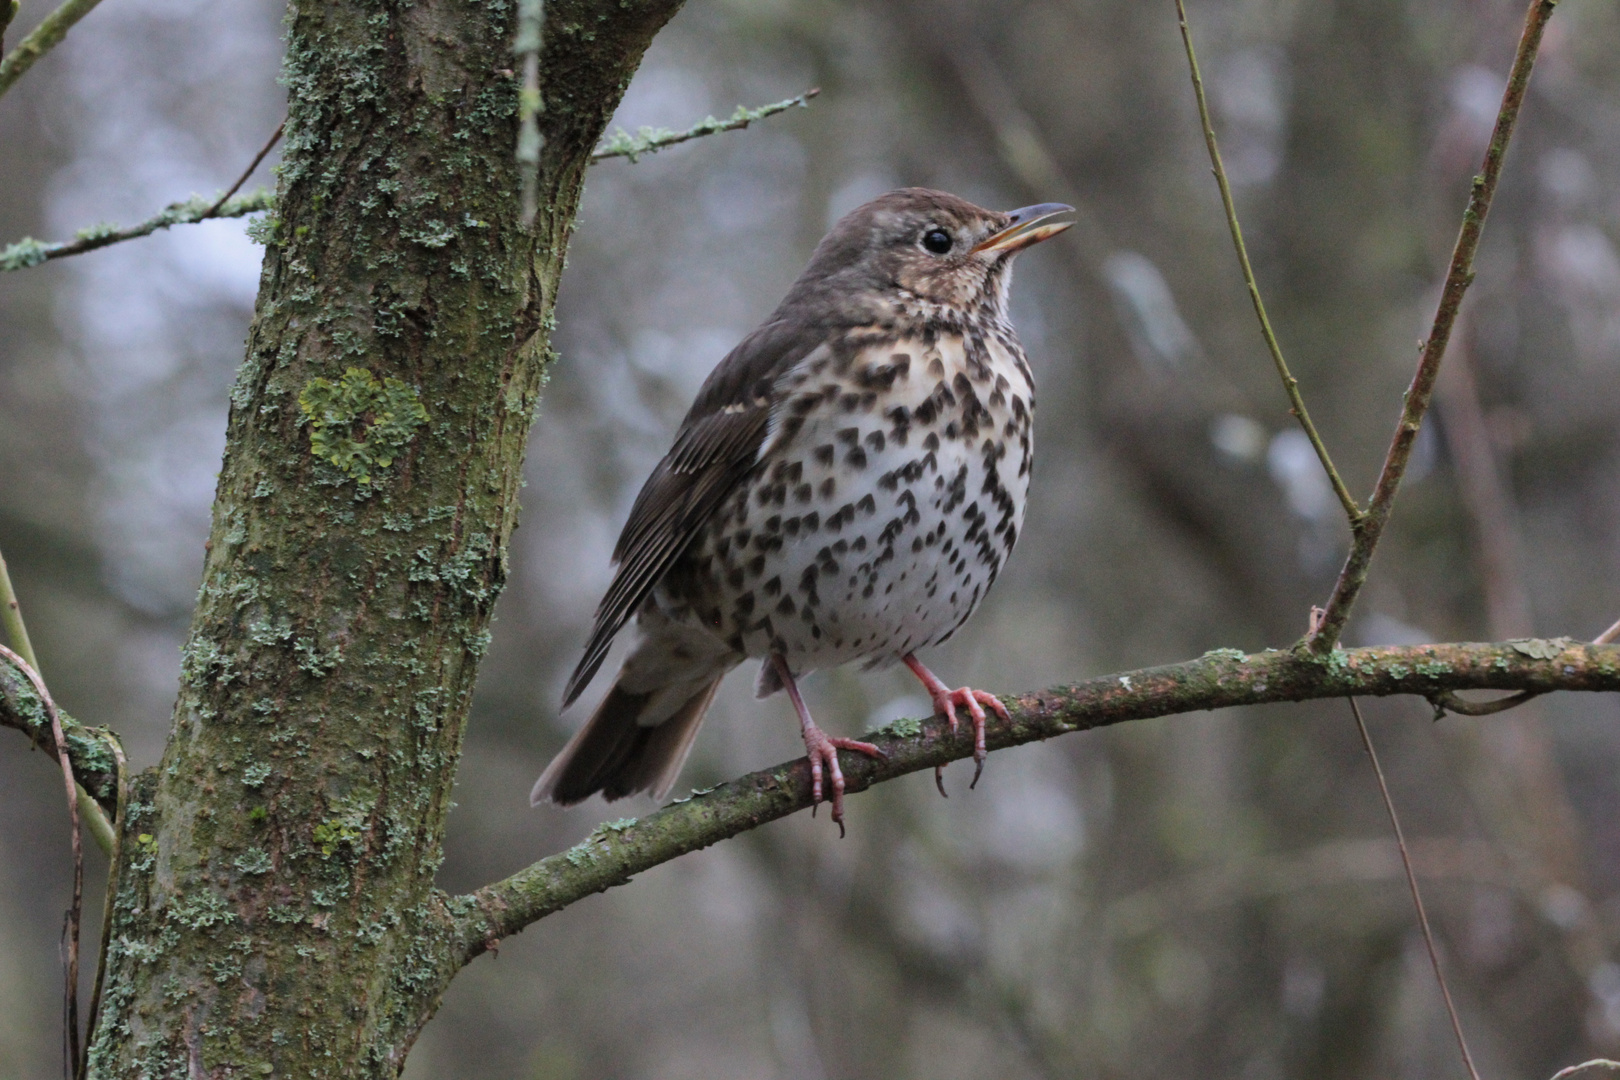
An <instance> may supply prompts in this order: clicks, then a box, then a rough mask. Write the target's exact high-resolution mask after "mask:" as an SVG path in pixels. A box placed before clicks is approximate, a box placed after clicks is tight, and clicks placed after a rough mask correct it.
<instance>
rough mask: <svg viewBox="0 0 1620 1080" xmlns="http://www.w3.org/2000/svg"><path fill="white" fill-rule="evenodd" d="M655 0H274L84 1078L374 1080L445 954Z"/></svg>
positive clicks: (653, 23)
mask: <svg viewBox="0 0 1620 1080" xmlns="http://www.w3.org/2000/svg"><path fill="white" fill-rule="evenodd" d="M678 6H679V5H678V0H648V2H633V0H632V2H626V3H618V2H615V3H601V4H595V3H586V2H583V0H572V2H569V0H559V2H554V3H550V4H548V5H547V12H546V15H547V19H546V42H547V45H546V48H545V50H544V52H543V55H542V87H543V90H544V94H545V101H546V111H545V113H544V115H543V116H542V130H543V131H544V133H545V135H546V145H545V152H544V155H543V160H542V164H541V175H540V181H539V215H538V217H537V219H536V220H535V222H534V225H533V228H532V229H525V228H524V227H523V226H522V224H521V221H520V217H519V192H520V189H521V183H520V177H519V174H518V171H517V165H516V163H515V161H514V147H515V145H516V142H517V99H518V81H517V78H516V77H515V76H514V73H513V72H514V68H516V67H517V66H518V65H517V62H516V60H515V58H514V57H513V55H512V47H511V44H512V38H513V32H514V29H515V6H514V5H513V4H512V3H509V2H504V0H489V2H487V3H477V2H470V0H426V2H418V3H414V4H408V3H399V2H363V0H337V2H332V0H328V2H323V3H308V2H295V3H293V4H292V5H291V10H290V15H289V31H288V44H287V59H286V68H285V70H286V79H287V84H288V87H289V92H290V93H289V96H290V103H289V113H288V124H287V142H286V149H285V156H284V163H283V165H282V168H281V176H280V184H279V188H280V193H279V198H278V202H277V210H276V211H275V214H276V216H275V219H274V220H273V221H270V222H267V223H265V224H263V225H262V226H261V230H262V232H261V238H262V239H264V240H265V241H266V243H267V251H266V257H265V262H264V270H263V276H262V278H261V281H260V289H259V298H258V303H257V310H256V312H255V316H254V320H253V324H252V328H251V330H250V332H249V336H248V343H247V355H246V360H245V362H244V364H243V366H242V369H241V372H240V374H239V376H238V379H237V382H236V386H235V388H234V390H233V393H232V400H231V413H230V423H229V431H228V436H227V445H226V450H225V458H224V464H223V467H222V470H221V472H220V476H219V486H218V491H217V494H216V499H215V504H214V515H213V525H212V531H211V536H210V540H209V544H208V553H207V559H206V566H205V570H204V576H203V585H202V590H201V594H200V595H199V597H198V602H197V608H196V613H195V616H194V620H193V623H192V628H191V633H190V638H189V641H188V644H187V646H186V649H185V653H184V662H183V675H182V685H181V689H180V696H179V699H178V702H177V704H176V707H175V712H174V719H173V727H172V730H171V734H170V738H169V742H168V746H167V749H166V751H165V754H164V757H163V760H162V763H161V765H160V766H159V767H158V768H157V769H156V770H155V771H152V772H149V773H147V774H145V775H142V776H140V777H138V778H136V780H135V781H134V782H133V783H132V785H131V790H130V796H129V800H128V804H127V807H126V813H125V821H126V825H127V828H126V829H125V832H124V840H123V849H124V853H125V857H124V859H123V860H122V867H121V869H120V872H119V876H118V880H117V891H116V903H115V912H114V916H113V924H112V931H111V937H110V940H111V942H112V945H111V948H110V950H109V955H108V959H107V963H108V967H107V972H106V982H105V991H104V996H103V1001H102V1005H101V1009H100V1019H99V1022H98V1023H97V1025H96V1030H95V1033H94V1042H93V1045H92V1049H91V1056H90V1075H92V1076H96V1077H113V1076H118V1077H152V1078H155V1077H181V1076H184V1077H200V1076H207V1077H227V1076H253V1077H259V1076H290V1077H300V1078H304V1077H309V1078H314V1077H343V1078H355V1077H373V1076H378V1077H380V1076H394V1075H396V1074H397V1073H398V1072H399V1070H400V1068H401V1067H402V1065H403V1062H404V1059H405V1054H406V1052H407V1051H408V1049H409V1048H410V1045H411V1043H412V1041H413V1039H414V1038H415V1036H416V1034H417V1032H418V1031H419V1030H420V1028H421V1026H422V1024H423V1023H424V1022H425V1021H426V1020H427V1019H428V1018H429V1017H430V1016H431V1015H432V1013H433V1011H434V1009H435V1007H436V1006H437V1003H438V1000H439V998H440V995H441V994H442V992H443V990H444V988H445V986H446V984H447V982H448V980H449V978H450V977H451V976H452V975H453V974H454V972H455V971H456V970H457V969H458V968H459V967H460V966H461V963H462V962H463V956H464V949H463V948H462V947H461V946H460V945H459V942H457V941H456V940H455V935H454V926H453V922H452V920H451V919H450V918H449V916H448V914H447V908H446V904H445V901H444V898H443V897H442V896H441V895H440V894H438V893H436V892H435V890H434V888H433V876H434V871H435V870H436V869H437V867H438V866H439V863H440V858H441V856H440V849H441V842H442V838H443V833H444V819H445V813H446V811H447V809H448V808H449V805H450V794H451V786H452V782H453V777H454V770H455V764H456V760H457V757H458V755H459V751H460V747H461V740H462V732H463V729H464V726H465V722H466V717H467V707H468V701H469V698H470V696H471V694H472V689H473V682H474V678H475V675H476V673H477V668H478V662H479V659H480V657H481V656H482V655H483V653H484V649H485V645H486V643H487V641H488V638H489V632H488V623H489V618H490V610H491V607H492V606H493V605H494V603H495V599H496V597H497V595H498V594H499V592H500V589H501V586H502V583H503V582H504V580H505V577H506V564H505V559H506V548H507V539H508V537H509V536H510V534H511V531H512V528H513V526H514V523H515V520H516V514H517V510H518V498H517V495H518V488H519V486H520V482H521V480H520V476H521V469H522V463H523V456H524V448H525V443H526V440H527V436H528V430H529V426H530V422H531V418H532V416H533V411H534V407H535V403H536V400H537V397H538V395H539V392H540V387H541V384H542V382H543V380H544V373H545V365H546V361H547V356H548V351H547V330H548V328H549V324H550V320H551V311H552V305H553V300H554V297H555V295H556V286H557V281H558V277H559V275H560V272H561V269H562V263H563V256H564V252H565V250H566V246H567V240H568V236H569V231H570V229H571V226H572V221H573V218H574V213H575V209H576V207H577V204H578V200H579V195H580V190H581V182H582V178H583V175H584V171H585V168H586V166H587V165H588V163H589V157H590V153H591V150H592V149H593V147H594V146H595V144H596V141H597V139H598V137H599V136H600V134H601V132H602V129H603V128H604V126H605V125H606V122H607V120H608V118H609V116H610V115H611V113H612V111H613V109H614V108H615V107H616V106H617V104H618V102H619V99H620V96H621V95H622V93H623V90H624V87H625V86H626V84H627V83H628V81H629V79H630V76H631V74H632V72H633V71H634V70H635V67H636V65H637V64H638V63H639V61H640V58H641V54H642V52H643V51H644V49H645V48H646V46H647V44H648V43H649V41H650V40H651V38H652V36H653V34H654V33H656V32H657V30H658V29H659V28H660V27H661V26H662V25H663V23H664V22H665V21H667V19H668V18H669V17H670V16H671V15H672V14H673V13H674V11H675V9H676V8H677V7H678Z"/></svg>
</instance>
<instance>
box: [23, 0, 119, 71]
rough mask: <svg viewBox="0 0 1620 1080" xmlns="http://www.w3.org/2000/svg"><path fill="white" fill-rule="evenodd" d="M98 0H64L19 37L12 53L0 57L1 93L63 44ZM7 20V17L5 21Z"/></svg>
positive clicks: (99, 1) (99, 0)
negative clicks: (20, 42)
mask: <svg viewBox="0 0 1620 1080" xmlns="http://www.w3.org/2000/svg"><path fill="white" fill-rule="evenodd" d="M99 3H101V0H67V3H65V4H63V5H62V6H61V7H59V8H57V9H56V10H55V11H53V12H51V13H50V14H49V15H47V16H45V18H44V19H42V20H41V21H40V24H39V25H38V26H36V27H34V32H33V33H31V34H29V35H28V36H27V37H25V38H23V39H22V44H21V45H18V46H17V47H16V48H15V49H13V50H11V55H9V56H7V57H6V58H5V59H4V60H0V94H4V93H5V92H6V91H7V90H10V89H11V84H12V83H14V82H16V81H17V80H18V79H20V78H22V77H23V73H24V72H26V71H27V70H28V69H29V68H31V67H33V66H34V61H35V60H38V59H39V58H40V57H42V56H44V55H45V54H46V53H48V52H50V51H51V50H52V49H54V48H56V47H57V46H58V45H60V44H61V43H62V39H63V38H65V37H67V32H68V31H69V30H71V29H73V24H74V23H76V22H78V21H79V20H80V19H82V18H84V17H85V16H86V15H88V14H90V10H91V9H92V8H94V7H95V6H96V5H97V4H99ZM8 21H9V20H8Z"/></svg>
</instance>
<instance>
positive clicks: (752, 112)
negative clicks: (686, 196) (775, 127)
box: [591, 87, 821, 165]
mask: <svg viewBox="0 0 1620 1080" xmlns="http://www.w3.org/2000/svg"><path fill="white" fill-rule="evenodd" d="M819 93H821V88H820V87H815V88H813V89H810V90H806V91H805V92H804V93H802V94H800V95H799V96H798V97H790V98H788V99H787V100H786V101H778V102H774V103H772V104H770V105H761V106H760V107H759V108H757V109H750V108H747V107H745V106H742V105H739V106H737V111H736V112H734V113H732V114H731V115H730V116H728V117H727V118H726V119H724V120H716V119H715V118H714V117H712V116H707V117H704V118H703V119H702V120H699V121H698V122H697V123H695V124H693V125H692V126H691V127H689V128H687V129H686V130H685V131H670V130H669V129H667V128H650V127H644V128H642V129H641V130H639V131H637V132H636V133H635V134H634V135H631V134H630V133H629V132H628V131H625V130H624V129H623V128H619V129H617V130H616V131H614V132H613V134H611V135H609V136H608V137H607V138H605V139H603V140H602V143H601V145H600V146H598V147H597V148H596V152H595V153H593V154H592V155H591V164H593V165H594V164H595V163H596V162H598V161H606V160H607V159H608V158H615V157H622V158H629V159H630V160H631V161H635V160H636V159H638V158H640V157H641V156H642V155H643V154H655V153H657V152H658V151H660V150H662V149H663V148H664V147H666V146H674V145H675V144H676V143H683V142H688V141H690V140H692V139H701V138H703V136H705V135H718V134H720V132H722V131H738V130H740V129H742V128H746V127H747V126H748V125H749V124H752V123H753V122H754V121H755V120H763V119H765V118H766V117H767V116H775V115H776V114H777V113H779V112H786V111H787V110H789V109H791V108H793V107H794V106H798V107H800V108H808V107H809V104H810V99H811V98H813V97H815V96H816V95H817V94H819Z"/></svg>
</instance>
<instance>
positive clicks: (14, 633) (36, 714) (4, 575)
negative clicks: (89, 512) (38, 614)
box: [0, 555, 114, 853]
mask: <svg viewBox="0 0 1620 1080" xmlns="http://www.w3.org/2000/svg"><path fill="white" fill-rule="evenodd" d="M0 627H3V628H4V629H5V632H6V637H7V638H8V639H9V640H10V641H11V644H12V646H13V647H14V648H15V649H16V650H17V654H18V655H19V656H20V657H21V658H22V659H23V660H24V661H25V662H26V663H27V664H28V666H29V667H30V668H31V669H33V670H34V671H35V672H36V673H37V672H38V671H39V670H40V667H39V658H38V657H37V656H36V655H34V645H33V642H32V641H30V640H29V638H28V624H27V623H26V622H24V621H23V615H22V606H21V605H20V604H18V603H17V591H16V589H15V588H13V587H12V584H11V571H10V570H9V569H8V568H7V566H6V558H5V556H4V555H0ZM5 690H6V686H5V683H4V680H3V679H0V726H6V727H16V728H21V729H22V730H24V731H26V732H28V734H29V735H30V737H31V738H33V740H34V745H35V746H37V747H39V748H40V749H41V750H43V751H44V752H45V753H47V754H54V753H55V752H56V750H55V748H56V747H57V746H59V745H60V744H61V740H60V739H59V738H55V737H54V735H53V725H60V724H61V722H62V721H61V718H60V715H59V714H58V713H57V712H56V711H55V706H54V705H52V706H51V708H49V709H47V708H45V707H44V702H43V700H40V701H39V702H37V705H38V708H36V709H35V710H34V711H33V714H32V715H33V722H32V723H31V724H30V723H27V722H24V721H22V719H21V716H20V715H18V714H17V713H16V712H15V711H14V710H13V709H11V708H10V707H9V706H10V704H11V703H10V702H9V701H8V700H7V695H6V693H5ZM69 722H70V723H72V725H73V726H74V727H78V726H79V725H78V724H77V723H76V722H73V721H69ZM98 741H99V740H98ZM77 792H78V798H77V802H78V806H79V813H80V814H82V815H84V818H85V820H86V822H88V824H89V827H90V835H91V836H93V837H95V839H96V846H98V847H99V848H101V850H102V851H103V852H107V853H111V851H112V849H113V843H114V841H113V828H112V825H111V823H110V822H108V820H107V815H106V812H105V811H103V810H102V808H101V806H100V805H99V804H98V803H97V802H96V800H95V799H94V798H93V797H91V795H90V793H89V792H88V791H86V790H85V789H84V786H83V785H82V784H81V785H79V786H78V788H77Z"/></svg>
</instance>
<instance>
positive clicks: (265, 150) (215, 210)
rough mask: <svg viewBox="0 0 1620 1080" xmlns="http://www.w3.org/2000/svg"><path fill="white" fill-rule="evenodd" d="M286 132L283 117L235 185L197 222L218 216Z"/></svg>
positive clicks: (285, 122) (285, 123) (226, 190)
mask: <svg viewBox="0 0 1620 1080" xmlns="http://www.w3.org/2000/svg"><path fill="white" fill-rule="evenodd" d="M286 130H287V120H286V118H285V117H283V118H282V121H281V123H279V124H277V125H276V130H275V131H273V132H271V133H270V138H268V139H266V140H265V143H264V145H263V146H262V147H260V148H259V152H258V153H257V154H254V155H253V160H252V161H251V162H249V163H248V167H247V168H245V169H243V170H242V175H241V176H238V177H237V178H236V183H234V184H232V185H231V186H230V187H228V188H226V189H225V194H223V195H221V196H220V197H219V198H218V199H216V200H215V201H214V205H213V206H210V207H209V208H208V210H207V212H206V213H204V214H203V216H202V217H201V218H199V219H198V220H199V221H205V220H207V219H208V218H211V217H218V216H219V212H220V209H221V208H222V207H224V205H225V204H226V203H227V202H229V201H230V198H231V196H232V195H235V194H236V193H237V192H238V191H241V190H242V185H243V184H245V183H247V182H248V177H250V176H252V175H253V170H254V169H257V168H258V167H259V163H260V162H262V161H263V160H264V159H265V158H267V157H269V156H270V151H271V149H272V148H273V147H274V146H275V145H276V143H277V142H279V141H280V140H281V133H282V132H284V131H286Z"/></svg>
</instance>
